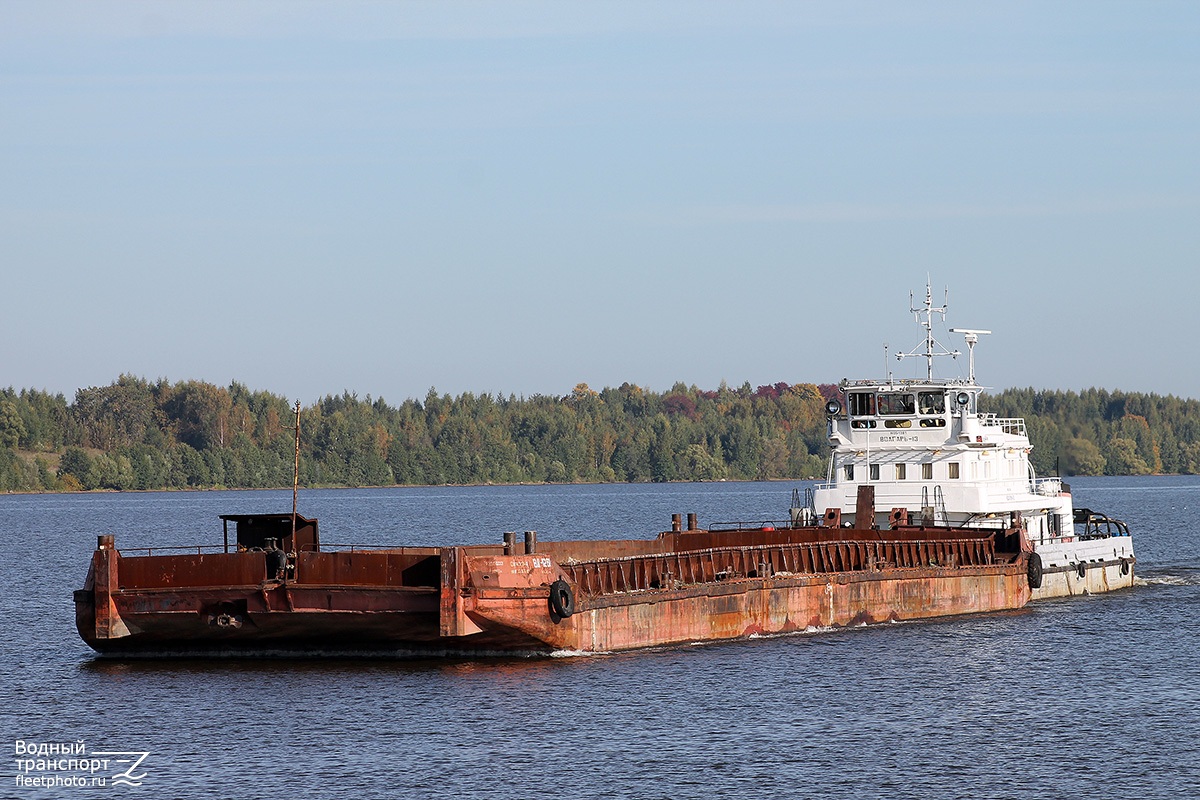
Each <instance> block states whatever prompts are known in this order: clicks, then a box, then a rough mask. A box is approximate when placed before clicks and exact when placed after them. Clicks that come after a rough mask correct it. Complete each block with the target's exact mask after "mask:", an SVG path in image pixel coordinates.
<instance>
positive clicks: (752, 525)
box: [708, 519, 793, 531]
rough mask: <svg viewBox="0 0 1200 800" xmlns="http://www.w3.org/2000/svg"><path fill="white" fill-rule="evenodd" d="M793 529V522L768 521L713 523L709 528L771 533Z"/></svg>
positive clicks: (712, 529)
mask: <svg viewBox="0 0 1200 800" xmlns="http://www.w3.org/2000/svg"><path fill="white" fill-rule="evenodd" d="M791 527H793V525H792V522H791V520H782V521H780V520H777V519H766V520H758V521H756V522H713V523H711V524H710V525H709V526H708V530H710V531H745V530H764V531H770V530H775V529H776V528H791Z"/></svg>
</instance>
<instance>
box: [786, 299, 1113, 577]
mask: <svg viewBox="0 0 1200 800" xmlns="http://www.w3.org/2000/svg"><path fill="white" fill-rule="evenodd" d="M910 311H911V312H912V313H913V314H914V316H915V317H916V319H917V321H918V323H919V324H920V325H921V327H922V328H923V329H924V331H925V337H924V340H923V342H922V343H921V345H919V346H918V347H917V348H916V349H914V350H913V351H911V352H908V353H899V354H897V358H898V359H901V360H902V359H904V358H909V357H916V358H923V359H925V362H926V375H925V377H924V378H923V379H921V378H917V379H895V378H893V377H892V376H891V375H890V374H889V375H888V376H887V377H886V378H885V379H882V380H880V379H874V380H843V381H842V382H841V384H839V393H840V396H841V399H840V400H839V399H834V400H831V401H829V404H828V405H827V407H826V411H827V412H828V414H829V428H828V435H829V444H830V446H831V447H832V453H831V456H830V460H829V472H828V475H827V479H826V481H825V482H824V483H822V484H820V485H818V486H817V487H815V489H814V490H812V493H811V496H810V497H809V501H808V503H807V504H806V507H802V509H801V510H802V511H803V513H806V514H815V513H825V514H826V516H829V515H830V514H831V513H836V514H837V515H839V517H840V520H841V521H843V522H844V523H846V524H851V525H854V526H855V527H863V526H869V525H871V524H876V525H878V524H884V523H886V521H887V519H888V515H889V514H891V515H892V516H895V515H896V514H897V513H900V512H903V513H904V514H905V515H907V516H908V518H909V519H910V520H911V519H916V520H919V521H920V522H922V523H923V524H925V525H953V526H961V527H964V528H985V529H986V528H1004V527H1017V528H1019V529H1020V530H1021V532H1022V536H1024V537H1025V538H1026V539H1027V541H1028V542H1029V545H1030V546H1031V548H1032V550H1033V554H1032V555H1031V557H1030V584H1031V587H1032V589H1033V599H1039V598H1046V597H1061V596H1068V595H1078V594H1086V593H1092V592H1104V591H1109V590H1112V589H1120V588H1125V587H1128V586H1132V585H1133V567H1134V564H1135V563H1136V559H1135V557H1134V553H1133V539H1132V537H1131V536H1130V534H1129V529H1128V527H1127V526H1126V525H1125V524H1124V523H1123V522H1121V521H1120V520H1115V519H1112V518H1110V517H1108V516H1107V515H1105V514H1102V513H1098V512H1094V511H1092V510H1090V509H1086V508H1074V507H1073V502H1072V497H1071V489H1070V486H1069V485H1068V484H1067V483H1065V482H1064V481H1063V480H1062V479H1061V478H1058V477H1049V478H1038V477H1037V476H1036V474H1035V473H1034V470H1033V465H1032V464H1031V463H1030V460H1029V453H1030V451H1031V450H1032V446H1031V444H1030V441H1029V436H1028V432H1027V430H1026V427H1025V420H1024V419H1021V418H1001V417H997V416H996V415H995V414H989V413H986V412H982V411H980V408H979V406H980V396H981V394H982V393H983V387H981V386H979V385H978V384H977V383H976V381H975V345H976V344H977V343H978V341H979V337H980V336H981V335H984V334H988V333H990V331H984V330H976V329H966V328H951V329H950V332H952V333H959V334H962V335H963V337H964V340H965V342H966V345H967V349H968V363H969V369H968V377H967V379H965V380H963V379H951V380H944V379H937V378H934V374H933V373H934V369H933V367H934V359H935V358H937V357H939V356H953V357H957V356H959V355H961V353H960V352H958V351H949V350H946V349H945V348H944V347H943V346H942V345H941V344H940V343H939V342H938V341H937V340H936V339H935V338H934V336H933V318H934V316H935V315H939V314H940V315H941V317H942V319H943V320H944V319H945V313H946V305H945V304H943V305H942V306H940V307H935V306H934V305H933V298H932V291H931V288H930V286H929V285H928V284H927V285H926V287H925V302H924V305H923V306H921V307H917V306H916V305H915V303H912V304H910ZM864 486H871V487H872V488H873V490H874V493H875V497H876V510H875V511H874V512H873V518H872V519H870V520H868V519H863V518H861V510H860V509H859V508H857V503H856V498H857V496H858V492H859V491H860V489H861V488H862V487H864ZM889 509H890V511H889Z"/></svg>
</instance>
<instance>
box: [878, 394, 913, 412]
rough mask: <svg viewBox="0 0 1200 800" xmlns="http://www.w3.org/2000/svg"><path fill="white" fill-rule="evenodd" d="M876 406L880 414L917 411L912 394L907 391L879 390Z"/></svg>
mask: <svg viewBox="0 0 1200 800" xmlns="http://www.w3.org/2000/svg"><path fill="white" fill-rule="evenodd" d="M878 408H879V415H880V416H896V415H899V414H915V413H917V407H916V403H915V402H914V401H913V396H912V395H911V394H909V393H907V392H880V393H879V398H878Z"/></svg>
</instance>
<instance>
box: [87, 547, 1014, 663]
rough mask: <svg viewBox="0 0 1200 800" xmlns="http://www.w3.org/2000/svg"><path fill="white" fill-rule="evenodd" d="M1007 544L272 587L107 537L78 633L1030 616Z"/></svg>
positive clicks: (527, 631)
mask: <svg viewBox="0 0 1200 800" xmlns="http://www.w3.org/2000/svg"><path fill="white" fill-rule="evenodd" d="M1009 537H1010V538H1009V541H1016V540H1017V536H1016V533H1015V532H1009ZM1004 541H1005V540H1004V537H1003V536H1000V535H997V534H995V533H988V532H980V531H969V532H968V531H961V530H949V529H942V530H924V529H916V528H905V529H900V530H891V531H877V530H864V531H854V530H842V529H828V528H818V527H811V528H802V529H789V530H782V531H781V530H776V529H775V528H773V527H771V528H766V527H764V528H761V529H750V530H731V531H700V530H696V531H682V532H681V531H675V532H668V533H665V534H661V535H660V536H659V537H658V539H655V540H648V541H644V542H643V541H636V540H622V541H608V542H605V541H598V542H563V543H552V544H547V545H546V546H545V549H544V550H542V551H538V552H536V553H524V554H516V553H513V552H512V551H511V550H509V549H502V548H499V547H446V548H398V549H395V550H388V551H377V552H364V551H357V552H308V553H305V552H302V553H299V554H292V555H293V556H294V558H293V559H292V560H290V561H289V563H288V568H287V570H286V571H283V572H280V573H279V574H278V575H274V576H270V575H268V574H267V571H268V570H267V567H266V566H265V565H266V563H267V562H266V561H265V558H264V555H263V554H262V553H251V552H246V553H218V554H211V555H200V554H191V555H178V556H162V555H145V556H126V555H122V554H121V553H119V552H118V551H117V550H116V549H115V547H114V546H112V542H111V537H110V539H109V541H108V542H107V543H105V542H104V541H102V543H101V546H100V547H99V548H98V549H97V550H96V551H95V553H94V554H93V559H92V564H91V568H90V569H89V572H88V578H87V582H86V583H85V586H84V588H83V589H81V590H79V591H77V592H76V593H75V602H76V624H77V627H78V630H79V633H80V636H81V637H82V638H83V639H84V641H86V642H87V643H88V645H90V646H91V647H92V648H94V649H95V650H97V651H98V652H100V653H103V654H109V655H124V656H136V655H194V654H220V655H225V654H272V653H308V654H324V653H347V654H361V653H396V654H408V653H411V654H456V653H459V654H501V653H550V652H555V651H571V652H613V651H620V650H629V649H635V648H644V647H656V646H664V645H675V644H682V643H688V642H702V641H716V640H726V639H738V638H746V637H751V636H763V635H775V634H786V633H792V632H799V631H806V630H814V629H826V628H831V627H839V626H850V625H861V624H871V623H880V622H887V621H897V620H913V619H925V618H931V617H943V616H954V615H960V614H971V613H979V612H989V611H1002V610H1008V609H1016V608H1020V607H1022V606H1024V605H1025V604H1026V603H1027V602H1028V600H1029V598H1030V588H1029V578H1028V575H1027V563H1026V562H1027V555H1026V554H1025V553H1022V552H1020V551H1016V552H1004V549H1003V542H1004ZM998 542H999V543H1000V544H1001V546H1000V547H999V549H998ZM610 556H611V557H610ZM556 587H557V588H556ZM556 591H557V592H559V593H560V594H559V595H558V596H557V597H556V596H555V592H556ZM564 605H565V606H566V607H564Z"/></svg>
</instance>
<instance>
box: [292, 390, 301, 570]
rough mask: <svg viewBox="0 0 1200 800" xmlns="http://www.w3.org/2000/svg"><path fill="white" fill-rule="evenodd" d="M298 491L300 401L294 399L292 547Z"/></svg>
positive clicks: (293, 544)
mask: <svg viewBox="0 0 1200 800" xmlns="http://www.w3.org/2000/svg"><path fill="white" fill-rule="evenodd" d="M299 492H300V401H299V400H297V401H296V464H295V467H294V468H293V469H292V547H295V546H296V497H297V495H298V494H299Z"/></svg>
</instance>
